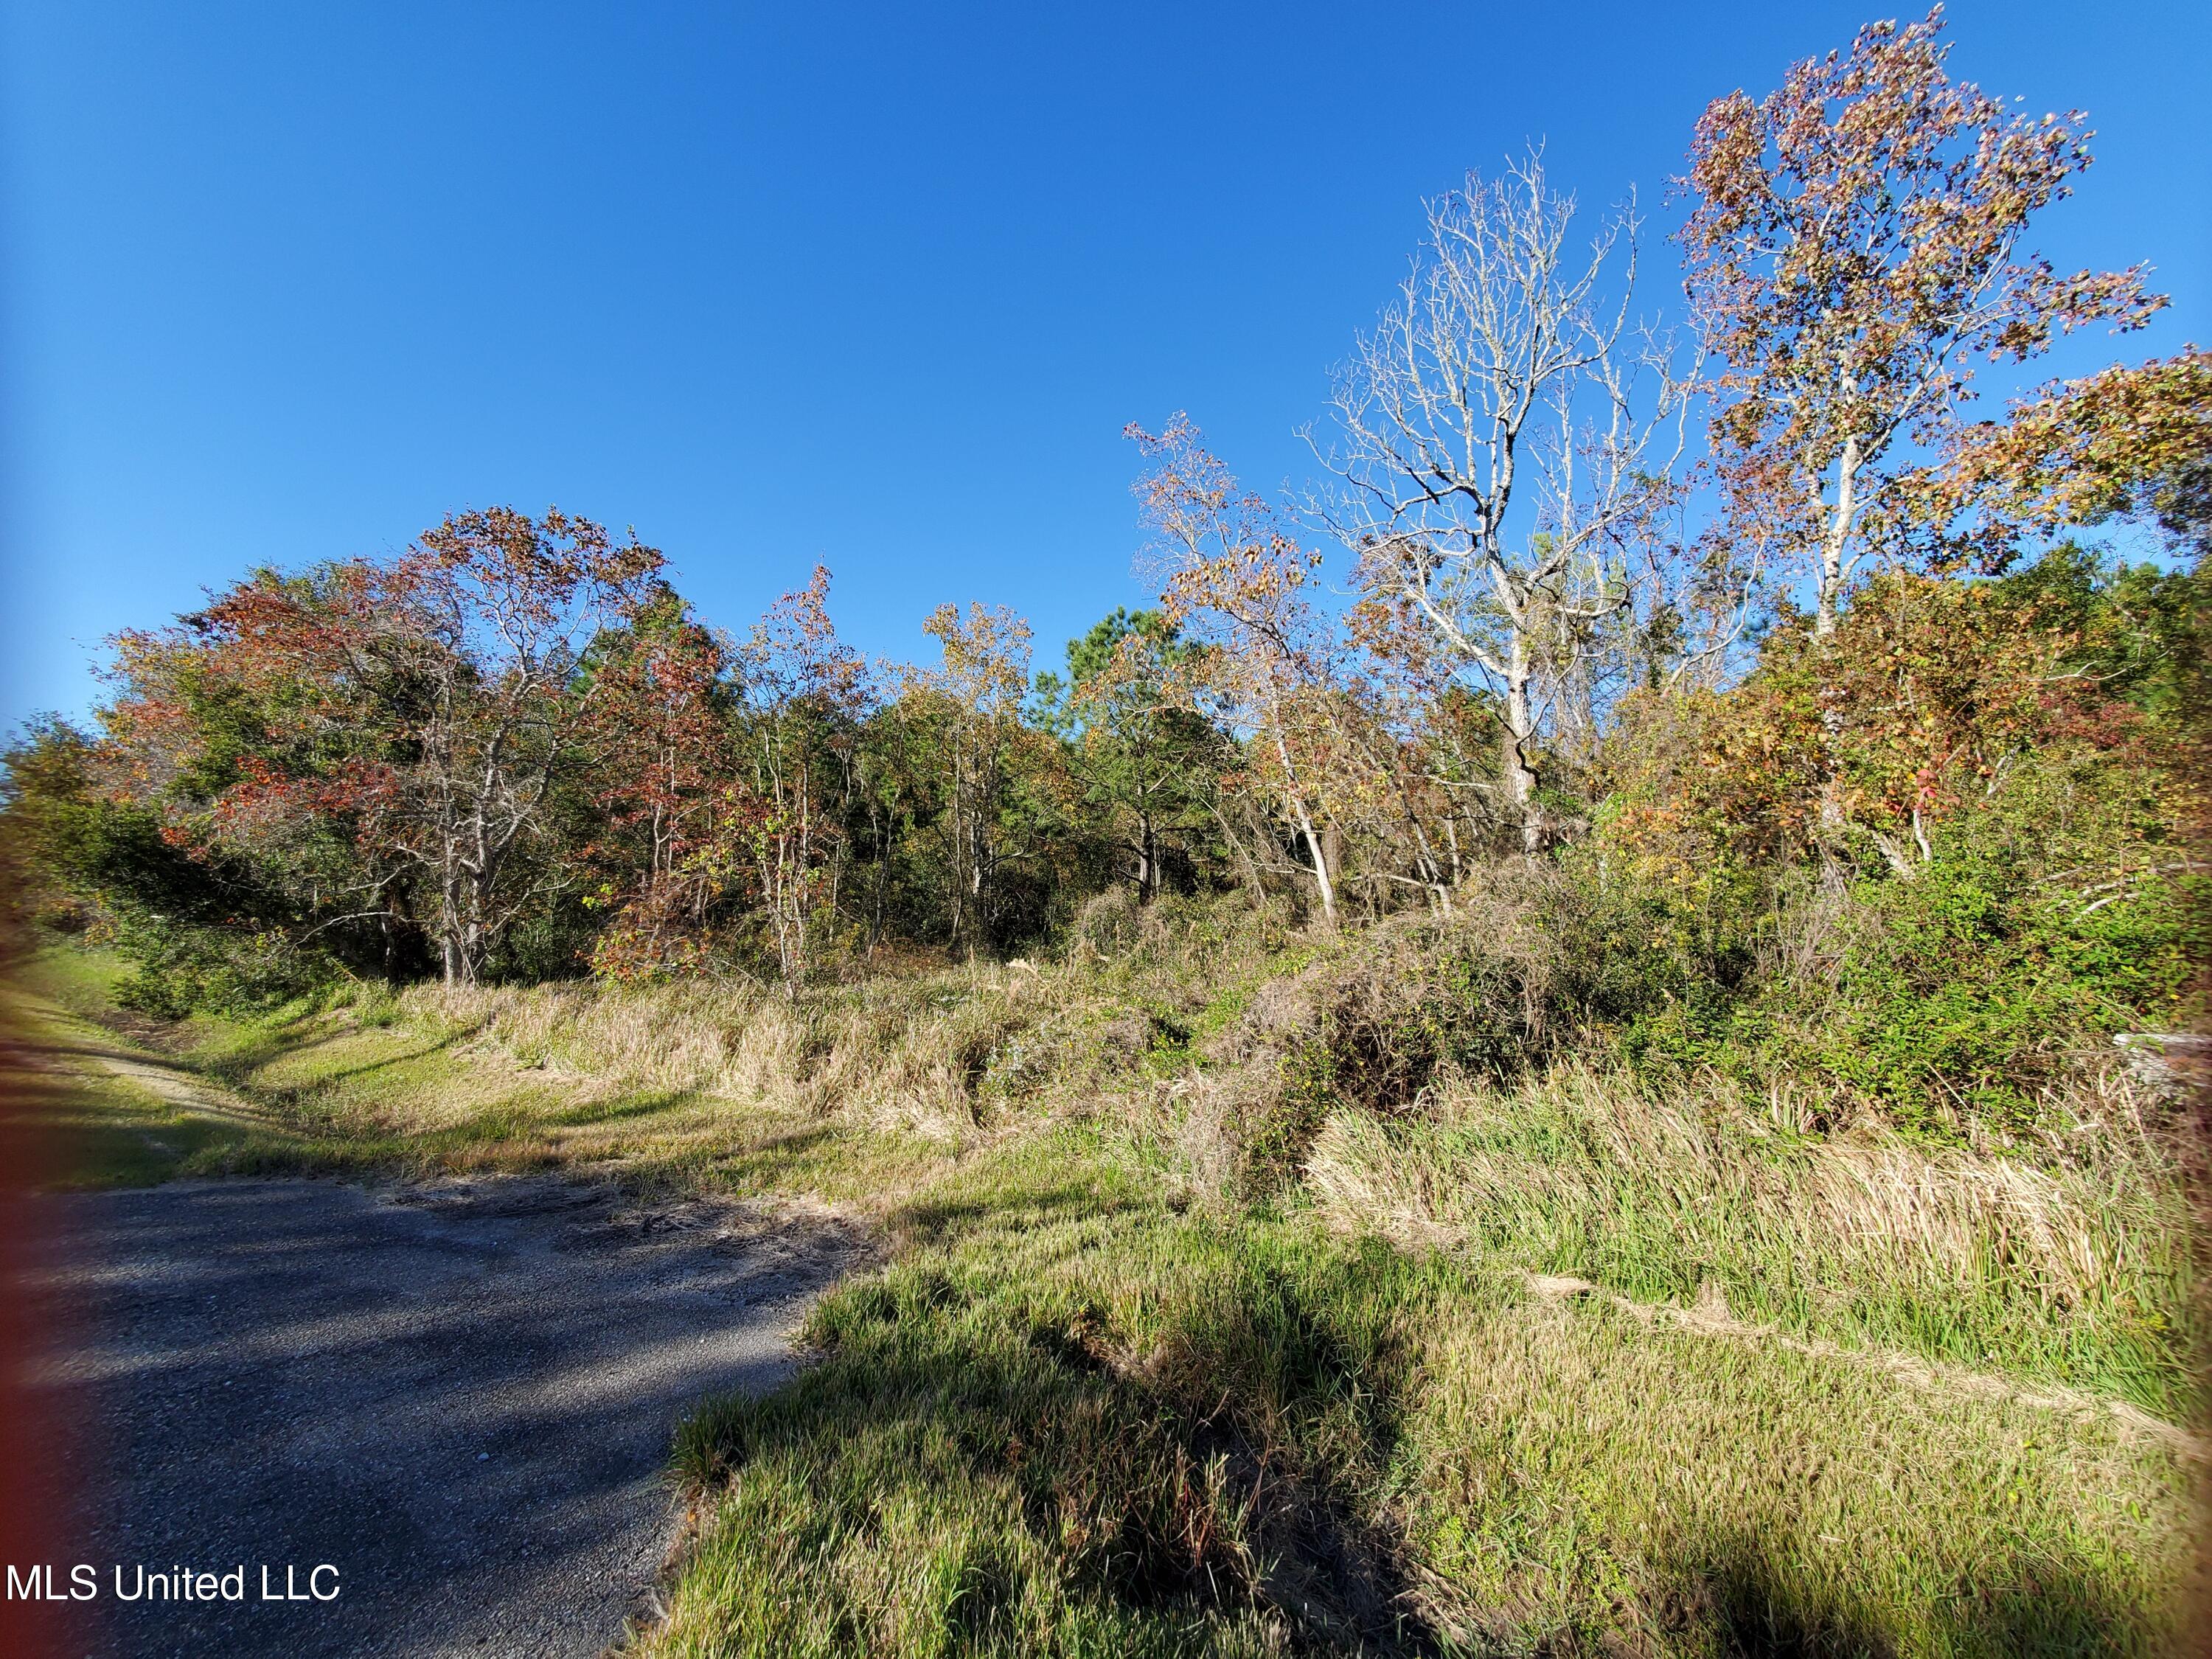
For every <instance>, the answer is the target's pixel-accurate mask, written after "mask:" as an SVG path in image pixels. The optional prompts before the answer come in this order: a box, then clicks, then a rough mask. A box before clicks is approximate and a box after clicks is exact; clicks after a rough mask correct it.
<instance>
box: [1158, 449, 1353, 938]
mask: <svg viewBox="0 0 2212 1659" xmlns="http://www.w3.org/2000/svg"><path fill="white" fill-rule="evenodd" d="M1125 435H1127V437H1129V438H1132V439H1133V440H1134V441H1135V442H1136V444H1137V447H1138V448H1139V451H1140V452H1141V453H1144V454H1145V455H1146V456H1147V457H1152V458H1156V459H1158V460H1159V461H1160V462H1161V465H1160V466H1159V467H1158V470H1157V471H1153V472H1152V473H1151V474H1149V475H1147V476H1146V477H1144V478H1141V479H1139V481H1138V483H1137V484H1136V486H1135V488H1136V491H1137V495H1138V499H1139V501H1142V502H1143V503H1144V513H1145V519H1146V524H1147V525H1148V526H1149V527H1150V528H1151V531H1152V545H1153V548H1154V550H1155V553H1156V556H1158V561H1159V566H1160V570H1159V574H1160V577H1161V581H1162V588H1161V593H1160V609H1161V613H1162V614H1163V616H1164V617H1165V618H1166V619H1167V621H1168V623H1169V624H1170V626H1172V627H1174V628H1176V629H1191V630H1192V631H1193V633H1194V637H1195V638H1196V639H1197V640H1198V641H1199V642H1200V643H1202V644H1204V645H1206V646H1207V647H1210V649H1209V652H1208V655H1207V659H1206V671H1205V681H1206V687H1207V689H1208V690H1210V691H1211V692H1212V695H1213V697H1214V700H1215V702H1216V704H1217V707H1218V713H1219V714H1220V715H1221V717H1222V719H1223V720H1224V722H1225V724H1226V725H1227V726H1228V727H1229V729H1230V730H1231V732H1233V733H1235V734H1236V735H1237V738H1239V739H1240V740H1242V741H1243V743H1244V745H1245V750H1246V754H1247V757H1248V758H1249V762H1250V763H1251V765H1252V769H1253V772H1254V775H1255V778H1256V780H1257V781H1258V782H1259V784H1260V787H1261V788H1262V789H1263V790H1265V791H1266V792H1267V793H1268V794H1269V795H1271V796H1273V799H1275V801H1276V802H1277V803H1278V804H1279V805H1280V807H1281V809H1282V811H1283V814H1284V816H1285V818H1286V819H1287V820H1288V821H1289V822H1290V823H1291V824H1292V825H1293V826H1294V827H1295V829H1296V831H1297V836H1298V838H1299V840H1300V841H1301V842H1303V843H1304V848H1305V855H1306V867H1307V869H1308V870H1309V872H1310V873H1311V875H1312V877H1313V881H1314V890H1315V892H1316V895H1317V896H1318V897H1319V898H1320V900H1321V908H1322V916H1323V918H1324V919H1325V920H1327V921H1331V922H1334V921H1335V919H1336V908H1337V906H1336V879H1335V872H1334V870H1333V869H1332V867H1331V860H1330V858H1329V854H1328V848H1327V846H1326V845H1325V843H1324V840H1323V833H1322V829H1323V826H1324V825H1325V824H1326V822H1327V818H1328V808H1327V805H1326V802H1327V799H1328V795H1327V790H1326V787H1325V782H1324V780H1325V779H1326V777H1327V776H1328V772H1329V770H1330V768H1331V763H1332V760H1333V758H1334V757H1333V756H1332V754H1331V750H1332V744H1331V741H1330V740H1331V738H1332V736H1333V733H1332V731H1331V726H1330V720H1329V714H1330V710H1329V708H1328V697H1327V695H1326V693H1327V690H1328V684H1329V681H1330V678H1331V675H1332V673H1333V671H1334V667H1335V659H1336V657H1337V655H1338V649H1339V647H1338V645H1337V641H1336V640H1335V638H1334V635H1333V633H1332V632H1331V630H1329V629H1328V628H1327V627H1326V626H1325V625H1324V624H1323V623H1322V621H1321V619H1320V618H1319V617H1317V616H1316V613H1315V611H1314V610H1313V607H1312V606H1311V605H1310V604H1308V603H1307V601H1306V599H1305V597H1304V592H1303V591H1302V590H1303V589H1304V586H1305V582H1306V579H1307V577H1308V575H1309V574H1310V573H1311V572H1312V571H1313V570H1314V568H1316V566H1317V565H1318V564H1319V562H1320V558H1319V556H1318V555H1316V554H1312V553H1309V552H1308V551H1306V550H1304V549H1303V548H1301V547H1300V546H1299V545H1298V544H1297V540H1296V539H1295V538H1293V537H1292V536H1291V533H1290V532H1289V530H1288V528H1287V527H1286V526H1285V525H1284V523H1283V522H1282V520H1281V519H1280V517H1279V515H1278V514H1277V513H1276V512H1275V510H1274V509H1273V507H1270V506H1269V505H1268V504H1267V502H1266V501H1262V500H1261V498H1260V497H1258V496H1257V495H1252V494H1251V493H1249V491H1247V490H1245V489H1243V487H1242V486H1241V485H1240V484H1239V483H1237V479H1236V477H1235V476H1234V475H1233V474H1232V473H1231V472H1230V471H1229V469H1228V468H1227V467H1226V466H1225V465H1222V463H1221V461H1220V460H1219V459H1218V458H1217V457H1215V456H1214V455H1213V454H1212V453H1209V452H1208V451H1207V450H1206V447H1205V446H1204V443H1203V441H1202V437H1201V435H1200V432H1199V430H1198V428H1196V427H1195V426H1194V425H1193V424H1192V423H1191V421H1190V418H1189V417H1188V416H1186V415H1183V414H1181V413H1177V414H1176V415H1174V416H1170V419H1169V421H1168V423H1167V425H1166V426H1165V427H1164V428H1163V429H1162V430H1161V431H1160V432H1158V434H1153V433H1149V432H1146V431H1145V430H1144V429H1143V428H1141V427H1138V426H1136V425H1133V424H1132V425H1131V426H1129V427H1128V428H1127V429H1126V433H1125Z"/></svg>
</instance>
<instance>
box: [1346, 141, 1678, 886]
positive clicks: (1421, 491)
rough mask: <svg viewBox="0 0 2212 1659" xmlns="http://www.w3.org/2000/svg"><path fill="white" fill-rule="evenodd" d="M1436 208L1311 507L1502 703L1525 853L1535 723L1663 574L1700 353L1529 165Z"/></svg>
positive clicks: (1368, 581)
mask: <svg viewBox="0 0 2212 1659" xmlns="http://www.w3.org/2000/svg"><path fill="white" fill-rule="evenodd" d="M1427 209H1428V234H1427V235H1426V237H1425V239H1424V240H1423V242H1422V244H1421V247H1420V249H1419V252H1418V253H1417V254H1416V255H1415V258H1414V260H1413V269H1412V270H1411V271H1410V272H1409V273H1408V275H1407V277H1406V280H1405V282H1404V283H1403V285H1402V286H1401V289H1400V290H1399V294H1398V298H1397V299H1396V301H1395V302H1393V303H1392V304H1391V306H1390V307H1389V308H1388V309H1387V310H1385V311H1384V313H1383V316H1382V319H1381V320H1380V322H1379V323H1378V325H1376V328H1375V329H1374V331H1372V332H1370V333H1367V334H1364V335H1362V336H1361V337H1360V338H1359V340H1358V343H1357V345H1356V346H1355V348H1354V349H1353V351H1352V356H1351V357H1350V358H1349V359H1348V360H1347V361H1346V362H1345V363H1344V364H1342V365H1341V366H1340V368H1339V370H1338V373H1337V378H1336V386H1335V392H1334V398H1333V399H1332V402H1333V404H1334V425H1335V428H1336V435H1335V438H1334V441H1333V442H1331V443H1330V444H1328V446H1326V447H1324V446H1323V445H1322V443H1321V442H1319V441H1316V440H1315V439H1314V438H1313V435H1312V434H1311V433H1310V432H1309V433H1308V434H1307V437H1308V441H1309V442H1312V443H1313V444H1314V447H1315V450H1316V453H1317V454H1318V455H1319V456H1320V457H1321V459H1322V463H1323V465H1326V466H1327V467H1328V470H1329V471H1331V472H1332V473H1334V475H1335V477H1336V478H1337V480H1338V481H1339V485H1340V487H1339V488H1338V489H1335V490H1334V491H1333V492H1332V493H1331V494H1330V495H1328V496H1327V497H1325V498H1322V499H1318V500H1316V501H1313V502H1312V503H1310V506H1311V508H1312V510H1313V511H1314V512H1315V513H1316V516H1317V517H1318V518H1319V519H1321V520H1322V522H1323V523H1325V525H1326V526H1327V527H1328V530H1329V531H1330V532H1332V533H1333V534H1334V535H1335V536H1336V537H1337V538H1339V539H1340V540H1341V541H1343V542H1344V543H1345V544H1346V546H1347V547H1349V548H1351V549H1352V550H1353V551H1354V552H1355V553H1356V554H1357V555H1358V559H1359V581H1360V584H1361V586H1362V587H1363V588H1364V591H1365V592H1366V593H1367V594H1368V595H1369V596H1370V598H1371V599H1381V600H1383V601H1385V602H1387V603H1389V604H1391V605H1395V606H1396V607H1398V608H1400V609H1401V610H1402V611H1405V612H1406V613H1407V614H1408V616H1409V617H1417V618H1419V624H1417V625H1421V624H1425V626H1426V627H1428V628H1429V629H1432V630H1433V632H1434V634H1435V635H1436V636H1437V645H1438V646H1439V647H1441V649H1442V650H1443V653H1445V655H1446V656H1447V657H1448V658H1449V659H1450V660H1451V661H1452V662H1453V663H1454V664H1455V665H1456V666H1457V667H1458V669H1459V670H1460V671H1464V672H1468V673H1470V674H1472V675H1473V676H1474V677H1475V678H1477V679H1478V681H1480V683H1481V684H1483V685H1484V687H1485V689H1486V690H1488V691H1490V692H1491V693H1492V695H1493V696H1495V697H1496V699H1497V706H1498V721H1499V726H1500V732H1499V754H1500V766H1499V781H1498V789H1499V792H1500V793H1502V795H1503V797H1504V799H1503V802H1502V808H1503V811H1504V816H1505V817H1507V818H1508V820H1509V821H1510V822H1513V823H1516V824H1517V826H1518V828H1519V830H1520V835H1521V839H1522V847H1523V848H1524V850H1526V851H1528V852H1532V853H1533V852H1534V851H1536V850H1537V849H1538V848H1539V847H1541V844H1542V824H1541V814H1540V813H1539V812H1538V811H1537V810H1536V807H1535V804H1534V799H1533V798H1534V791H1535V787H1536V766H1535V762H1536V751H1537V748H1538V744H1539V743H1540V742H1541V739H1542V737H1543V734H1544V732H1545V730H1546V726H1547V718H1548V717H1549V716H1550V715H1551V714H1553V712H1554V710H1555V708H1556V706H1557V704H1558V702H1559V694H1560V693H1561V691H1562V690H1565V691H1566V692H1567V693H1568V694H1569V695H1570V696H1580V695H1582V694H1583V693H1585V692H1586V691H1587V690H1588V688H1589V678H1588V675H1587V672H1586V670H1587V667H1588V655H1589V647H1590V642H1591V641H1593V640H1595V638H1596V637H1597V635H1599V633H1601V631H1602V630H1603V629H1604V628H1605V627H1606V626H1607V624H1609V623H1612V622H1613V621H1615V620H1616V619H1618V618H1620V617H1623V616H1624V615H1626V614H1627V613H1629V612H1630V611H1631V610H1632V606H1633V605H1635V602H1636V599H1637V586H1638V582H1639V581H1643V580H1647V579H1649V578H1650V577H1652V576H1653V575H1655V574H1656V572H1657V565H1656V562H1655V561H1654V560H1653V558H1652V557H1651V556H1650V548H1651V546H1652V544H1653V536H1652V533H1651V532H1652V531H1653V529H1654V527H1655V524H1656V520H1658V519H1659V517H1660V516H1661V515H1662V513H1663V512H1664V509H1665V507H1666V505H1667V503H1668V501H1669V499H1670V498H1671V496H1672V495H1673V494H1674V489H1675V486H1674V483H1673V477H1674V466H1675V464H1676V462H1677V461H1678V460H1679V459H1680V456H1681V453H1682V448H1683V442H1684V430H1685V419H1684V416H1685V411H1686V408H1687V406H1688V402H1689V392H1690V386H1691V377H1690V374H1688V373H1687V372H1686V371H1685V370H1684V369H1683V368H1680V367H1678V363H1679V362H1683V361H1690V362H1693V361H1694V359H1691V358H1687V357H1686V354H1682V353H1680V352H1678V351H1677V349H1676V348H1675V346H1674V343H1673V342H1672V340H1671V339H1669V338H1668V337H1665V336H1662V335H1661V334H1658V333H1656V332H1655V331H1652V330H1651V329H1650V328H1649V327H1647V326H1644V325H1640V324H1638V323H1636V322H1635V321H1633V320H1632V317H1631V314H1630V311H1629V305H1630V299H1631V295H1632V291H1633V287H1634V278H1635V268H1636V246H1635V243H1636V230H1637V222H1636V218H1635V216H1634V213H1633V210H1632V209H1623V210H1620V211H1618V212H1615V213H1614V214H1613V215H1611V216H1608V217H1607V219H1606V221H1605V222H1603V224H1602V225H1601V228H1600V229H1599V232H1598V234H1597V235H1596V237H1595V240H1593V241H1592V242H1591V243H1590V244H1589V246H1588V247H1587V249H1577V248H1574V247H1571V246H1570V244H1569V240H1568V238H1569V232H1570V229H1571V225H1572V222H1573V220H1574V215H1575V204H1574V202H1573V200H1572V199H1571V197H1562V196H1559V195H1557V194H1555V193H1554V192H1553V191H1551V190H1550V189H1549V188H1548V186H1547V185H1546V183H1545V180H1544V173H1543V166H1542V161H1541V157H1540V156H1539V155H1537V154H1535V153H1534V152H1531V153H1530V154H1529V155H1528V157H1526V158H1525V159H1524V160H1522V161H1519V162H1517V163H1516V164H1514V165H1512V166H1510V167H1508V169H1507V170H1506V172H1505V173H1504V175H1503V176H1501V177H1499V178H1498V179H1494V180H1486V179H1481V178H1480V177H1479V176H1477V175H1475V174H1473V173H1470V174H1468V179H1467V181H1466V183H1465V185H1463V186H1462V188H1460V189H1459V190H1456V191H1452V192H1450V193H1449V194H1448V195H1445V196H1442V197H1437V198H1436V199H1435V200H1433V201H1431V202H1430V203H1429V204H1427ZM1616 271H1617V272H1618V278H1619V280H1618V281H1617V283H1616V282H1612V281H1610V279H1611V278H1612V277H1613V276H1614V274H1615V272H1616ZM1608 289H1617V292H1608Z"/></svg>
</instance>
